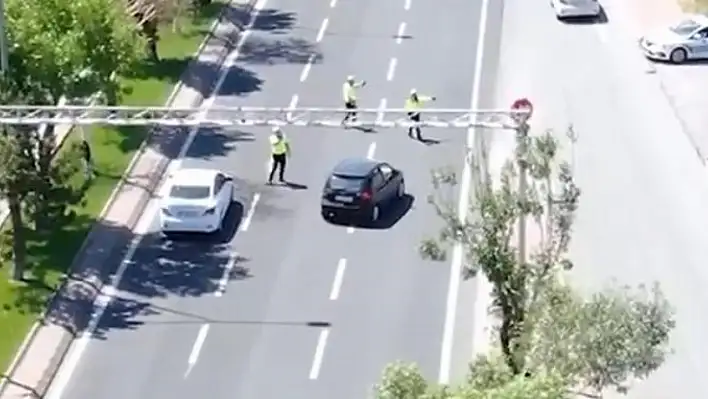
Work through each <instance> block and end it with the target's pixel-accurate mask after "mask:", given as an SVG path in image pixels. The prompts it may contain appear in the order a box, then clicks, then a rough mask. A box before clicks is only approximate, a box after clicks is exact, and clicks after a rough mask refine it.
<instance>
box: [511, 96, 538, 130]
mask: <svg viewBox="0 0 708 399" xmlns="http://www.w3.org/2000/svg"><path fill="white" fill-rule="evenodd" d="M511 111H512V115H511V116H512V118H513V119H514V120H515V121H516V123H518V124H520V125H523V124H525V123H526V122H528V120H529V119H530V118H531V115H532V114H533V104H532V103H531V101H530V100H529V99H528V98H526V97H523V98H519V99H517V100H516V101H514V102H513V103H512V104H511Z"/></svg>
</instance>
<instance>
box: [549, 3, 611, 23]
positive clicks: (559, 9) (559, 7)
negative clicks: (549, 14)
mask: <svg viewBox="0 0 708 399" xmlns="http://www.w3.org/2000/svg"><path fill="white" fill-rule="evenodd" d="M551 7H553V10H554V11H555V12H556V17H558V19H564V18H579V17H599V16H600V14H601V13H602V7H600V3H599V2H598V1H597V0H551Z"/></svg>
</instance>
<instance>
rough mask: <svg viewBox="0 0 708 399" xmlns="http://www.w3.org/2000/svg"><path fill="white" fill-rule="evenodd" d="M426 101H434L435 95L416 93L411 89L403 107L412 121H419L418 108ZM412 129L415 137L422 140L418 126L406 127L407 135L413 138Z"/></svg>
mask: <svg viewBox="0 0 708 399" xmlns="http://www.w3.org/2000/svg"><path fill="white" fill-rule="evenodd" d="M428 101H435V97H430V96H423V95H420V94H418V91H417V90H416V89H411V94H410V96H408V99H406V105H405V108H406V110H407V111H408V119H409V120H411V121H412V122H420V108H421V107H422V106H423V104H424V103H426V102H428ZM413 131H415V136H416V137H415V138H416V139H418V140H420V141H423V137H422V136H421V132H420V126H418V125H415V126H411V127H409V128H408V137H410V138H413Z"/></svg>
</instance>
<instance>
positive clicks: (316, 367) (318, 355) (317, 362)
mask: <svg viewBox="0 0 708 399" xmlns="http://www.w3.org/2000/svg"><path fill="white" fill-rule="evenodd" d="M328 337H329V329H328V328H325V329H323V330H322V331H320V337H319V338H318V339H317V347H315V356H314V357H313V358H312V367H311V368H310V379H311V380H316V379H317V377H319V375H320V369H321V368H322V358H323V357H324V351H325V346H327V338H328Z"/></svg>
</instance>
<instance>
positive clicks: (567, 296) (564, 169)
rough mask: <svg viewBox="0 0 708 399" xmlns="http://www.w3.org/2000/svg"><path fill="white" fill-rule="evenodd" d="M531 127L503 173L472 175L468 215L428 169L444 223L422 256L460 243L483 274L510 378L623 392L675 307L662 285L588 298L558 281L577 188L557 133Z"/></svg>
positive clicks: (448, 184)
mask: <svg viewBox="0 0 708 399" xmlns="http://www.w3.org/2000/svg"><path fill="white" fill-rule="evenodd" d="M527 133H528V129H525V130H521V131H520V132H519V135H518V137H517V145H516V150H515V153H514V154H513V157H512V159H510V160H509V161H508V162H506V163H505V165H504V166H503V167H502V169H501V173H500V176H490V175H483V176H480V178H478V179H476V180H475V182H476V185H475V187H474V193H473V194H472V198H471V199H470V205H469V209H467V211H468V212H467V214H468V215H470V216H469V217H466V218H462V217H461V215H460V212H459V211H458V209H457V207H456V202H457V201H456V200H457V198H455V197H454V196H453V195H454V194H455V193H456V190H455V189H456V186H457V183H458V181H457V177H456V175H455V173H454V172H452V171H450V169H437V170H434V171H433V173H432V182H433V186H434V189H435V190H434V192H433V194H432V195H431V196H430V198H429V202H430V203H431V204H433V206H434V208H435V210H436V212H437V214H438V215H439V217H440V218H441V219H442V220H443V221H444V224H443V225H444V227H443V228H442V230H441V231H440V232H439V234H438V236H437V237H434V238H431V239H428V240H425V241H424V242H423V243H422V244H421V247H420V250H421V254H422V255H423V256H424V257H427V258H432V259H438V260H441V259H444V258H445V255H446V253H447V252H448V251H449V249H450V248H451V247H453V246H459V247H460V248H461V249H462V251H463V253H464V261H465V269H466V270H467V271H468V273H469V274H474V273H477V272H481V273H483V275H484V276H485V277H486V278H487V279H488V280H489V282H490V284H491V287H492V292H491V300H492V307H491V313H492V315H493V316H495V321H496V322H497V326H496V327H497V328H496V331H497V337H496V338H497V339H496V341H497V342H496V343H498V344H499V349H500V351H501V354H502V359H503V360H504V362H505V365H506V367H507V368H508V372H510V373H511V375H512V376H513V378H512V380H513V379H514V378H516V377H518V376H523V375H524V374H526V373H531V374H532V375H533V376H547V374H546V373H548V372H550V371H553V373H555V374H553V378H556V377H558V378H561V379H562V380H563V381H564V382H567V383H568V384H570V386H573V387H575V386H576V385H581V386H583V387H589V388H592V389H593V390H595V391H601V390H602V389H604V388H607V387H615V388H622V387H623V383H624V382H625V381H626V380H627V379H628V378H631V377H639V378H641V377H646V376H647V375H648V374H649V373H650V372H651V371H653V370H655V369H656V368H657V367H658V366H659V365H660V364H661V362H662V361H663V360H664V357H665V356H666V354H667V352H668V340H669V332H670V331H671V329H672V328H673V326H674V321H673V313H672V311H671V309H670V307H669V306H668V303H667V302H666V300H665V299H664V298H663V297H662V296H661V293H660V291H659V290H658V288H655V289H654V290H653V291H651V292H652V293H651V295H649V294H647V293H646V292H644V291H640V293H634V292H632V291H629V290H628V289H622V290H605V291H601V292H599V293H596V294H594V295H592V296H590V297H589V298H586V297H583V296H581V295H580V294H578V293H577V292H575V291H573V289H572V288H570V286H568V285H564V284H561V283H559V280H558V277H559V275H561V274H562V272H563V271H564V270H569V269H571V268H572V266H573V264H572V262H571V260H570V258H569V254H568V250H569V245H570V241H571V236H572V228H573V221H574V218H575V212H576V211H577V209H578V204H579V199H580V189H579V188H578V187H577V185H576V184H575V182H574V179H573V174H572V168H571V166H570V165H568V164H567V163H565V162H559V161H558V159H557V154H558V151H559V145H558V141H557V139H556V138H555V136H554V135H553V132H546V133H545V134H543V135H539V136H529V135H528V134H527ZM568 135H569V137H573V136H574V134H573V132H572V129H571V130H570V131H569V132H568ZM472 161H474V160H472ZM477 169H478V170H481V169H483V168H477ZM561 315H562V316H561ZM539 378H540V377H539ZM512 380H509V381H507V383H510V381H512ZM507 383H505V384H504V387H507ZM523 384H524V385H523V387H524V389H526V387H527V386H528V384H529V383H528V381H526V380H525V382H524V383H523ZM505 389H506V388H505ZM472 397H474V396H472ZM485 397H489V396H485ZM510 397H514V396H510ZM539 397H540V396H539Z"/></svg>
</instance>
